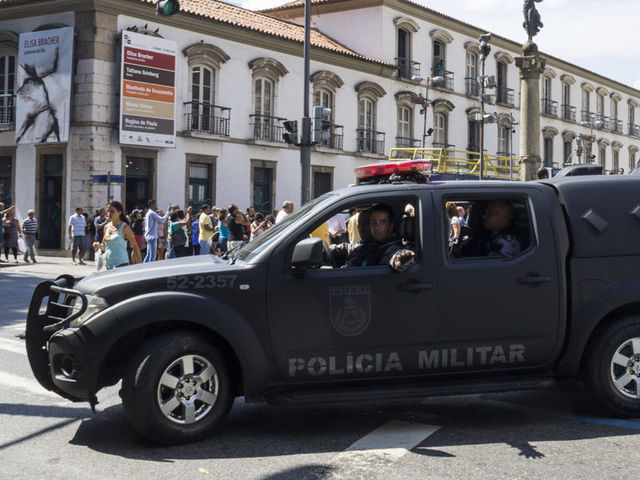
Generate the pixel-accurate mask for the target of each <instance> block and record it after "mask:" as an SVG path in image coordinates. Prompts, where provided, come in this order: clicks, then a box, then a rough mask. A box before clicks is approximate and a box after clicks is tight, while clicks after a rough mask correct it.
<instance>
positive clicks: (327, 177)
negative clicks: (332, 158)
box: [311, 167, 333, 198]
mask: <svg viewBox="0 0 640 480" xmlns="http://www.w3.org/2000/svg"><path fill="white" fill-rule="evenodd" d="M311 170H312V177H311V181H312V190H313V198H318V197H319V196H320V195H324V194H325V193H327V192H330V191H331V190H333V168H331V167H311Z"/></svg>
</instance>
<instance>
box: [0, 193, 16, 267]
mask: <svg viewBox="0 0 640 480" xmlns="http://www.w3.org/2000/svg"><path fill="white" fill-rule="evenodd" d="M12 208H13V207H9V208H7V209H5V208H4V203H2V202H0V262H2V263H4V260H2V250H4V216H5V214H6V213H7V212H8V211H9V210H11V209H12Z"/></svg>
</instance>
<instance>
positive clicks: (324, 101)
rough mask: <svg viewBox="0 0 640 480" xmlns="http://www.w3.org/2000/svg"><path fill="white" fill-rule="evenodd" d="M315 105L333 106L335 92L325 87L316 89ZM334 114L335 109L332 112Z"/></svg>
mask: <svg viewBox="0 0 640 480" xmlns="http://www.w3.org/2000/svg"><path fill="white" fill-rule="evenodd" d="M314 97H315V98H314V105H315V106H317V107H324V108H332V107H333V94H332V93H331V92H330V91H328V90H325V89H321V90H316V93H315V96H314ZM331 113H332V116H333V111H332V112H331Z"/></svg>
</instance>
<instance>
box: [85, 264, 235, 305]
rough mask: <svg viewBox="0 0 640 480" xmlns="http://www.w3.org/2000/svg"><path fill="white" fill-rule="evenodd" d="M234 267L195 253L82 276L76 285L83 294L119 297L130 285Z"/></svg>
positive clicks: (142, 285) (136, 286) (137, 286)
mask: <svg viewBox="0 0 640 480" xmlns="http://www.w3.org/2000/svg"><path fill="white" fill-rule="evenodd" d="M237 269H238V266H236V265H230V264H229V263H228V262H227V261H226V260H221V259H220V258H218V257H216V256H214V255H197V256H193V257H183V258H175V259H169V260H162V261H159V262H151V263H142V264H138V265H129V266H126V267H122V268H115V269H113V270H108V271H105V272H97V273H94V274H93V275H89V276H88V277H86V278H84V279H82V280H81V281H80V282H79V283H78V284H77V285H76V286H75V288H76V289H77V290H79V291H81V292H83V293H97V294H102V293H116V295H117V296H121V295H122V293H124V292H126V291H129V292H130V293H133V292H131V290H129V288H131V289H132V290H140V289H145V286H147V287H151V286H152V285H153V287H154V289H155V288H157V287H159V286H160V285H162V286H165V285H166V283H167V279H168V278H170V277H176V276H183V275H197V274H202V275H207V274H212V273H213V274H215V273H222V272H230V271H235V270H237ZM163 289H164V288H163ZM123 291H124V292H123Z"/></svg>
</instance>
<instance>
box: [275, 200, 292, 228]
mask: <svg viewBox="0 0 640 480" xmlns="http://www.w3.org/2000/svg"><path fill="white" fill-rule="evenodd" d="M292 213H293V202H292V201H291V200H285V201H284V202H283V204H282V210H280V211H279V212H278V216H277V217H276V224H278V223H280V222H281V221H282V220H284V219H285V218H287V217H288V216H289V215H291V214H292Z"/></svg>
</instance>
